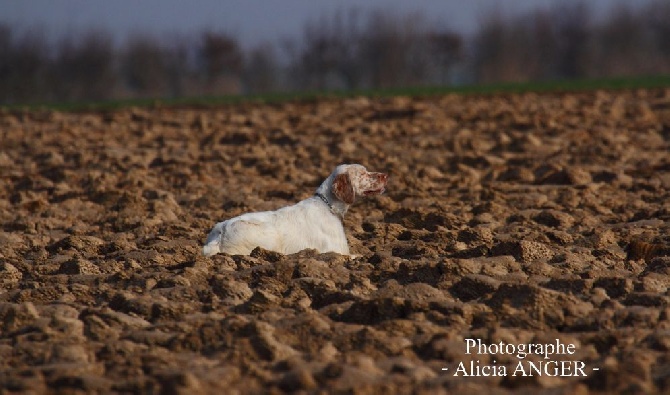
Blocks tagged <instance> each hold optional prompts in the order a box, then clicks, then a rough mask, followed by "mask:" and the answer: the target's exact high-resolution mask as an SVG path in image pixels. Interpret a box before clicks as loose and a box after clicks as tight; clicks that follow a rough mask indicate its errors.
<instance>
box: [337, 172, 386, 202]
mask: <svg viewBox="0 0 670 395" xmlns="http://www.w3.org/2000/svg"><path fill="white" fill-rule="evenodd" d="M387 181H388V175H386V174H384V173H375V172H369V171H367V170H366V169H365V167H363V166H361V165H355V164H354V165H339V166H337V167H336V168H335V171H333V174H332V185H331V191H332V193H333V195H334V196H335V197H336V198H338V199H339V200H341V201H342V202H344V203H346V204H352V203H353V202H354V200H355V199H356V197H357V196H372V195H381V194H382V193H384V191H385V190H386V183H387Z"/></svg>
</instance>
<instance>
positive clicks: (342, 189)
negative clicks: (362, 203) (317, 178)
mask: <svg viewBox="0 0 670 395" xmlns="http://www.w3.org/2000/svg"><path fill="white" fill-rule="evenodd" d="M333 195H335V197H336V198H338V199H340V200H341V201H343V202H344V203H346V204H353V203H354V199H355V197H356V193H355V192H354V186H353V185H352V184H351V178H349V174H348V173H342V174H338V175H336V176H335V179H334V180H333Z"/></svg>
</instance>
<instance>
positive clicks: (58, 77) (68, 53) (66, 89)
mask: <svg viewBox="0 0 670 395" xmlns="http://www.w3.org/2000/svg"><path fill="white" fill-rule="evenodd" d="M114 56H115V54H114V48H113V46H112V40H111V38H110V37H109V35H108V34H105V33H103V32H89V33H87V34H84V35H78V36H77V37H76V38H75V37H72V36H70V37H68V38H66V39H64V40H62V41H61V43H60V45H59V47H58V52H57V55H56V60H55V64H54V67H53V73H55V78H54V80H53V81H54V84H55V89H57V92H56V99H57V100H102V99H106V98H109V97H110V96H111V95H112V94H113V89H114V85H115V83H116V74H115V71H114V69H113V63H114Z"/></svg>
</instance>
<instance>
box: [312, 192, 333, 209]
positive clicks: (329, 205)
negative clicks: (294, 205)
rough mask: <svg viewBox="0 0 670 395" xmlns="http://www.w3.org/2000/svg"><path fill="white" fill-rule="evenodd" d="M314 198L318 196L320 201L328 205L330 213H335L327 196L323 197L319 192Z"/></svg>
mask: <svg viewBox="0 0 670 395" xmlns="http://www.w3.org/2000/svg"><path fill="white" fill-rule="evenodd" d="M314 196H318V197H319V199H321V200H322V201H323V202H324V203H326V206H328V208H329V209H330V211H333V205H332V204H330V202H329V201H328V198H326V197H325V196H323V195H322V194H320V193H319V192H317V193H315V194H314Z"/></svg>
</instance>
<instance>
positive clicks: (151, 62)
mask: <svg viewBox="0 0 670 395" xmlns="http://www.w3.org/2000/svg"><path fill="white" fill-rule="evenodd" d="M122 70H123V76H124V79H125V81H126V84H127V85H128V87H129V88H130V90H131V91H132V92H133V93H134V94H135V95H139V96H163V95H164V94H165V92H167V87H168V84H169V81H168V73H167V67H166V64H165V56H164V50H163V48H162V47H161V45H160V44H159V43H158V42H157V41H156V40H155V39H152V38H149V37H147V36H135V37H132V38H130V40H129V41H128V42H127V43H126V48H125V51H124V53H123V59H122Z"/></svg>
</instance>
